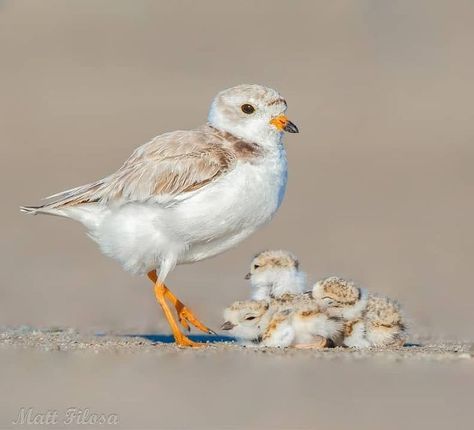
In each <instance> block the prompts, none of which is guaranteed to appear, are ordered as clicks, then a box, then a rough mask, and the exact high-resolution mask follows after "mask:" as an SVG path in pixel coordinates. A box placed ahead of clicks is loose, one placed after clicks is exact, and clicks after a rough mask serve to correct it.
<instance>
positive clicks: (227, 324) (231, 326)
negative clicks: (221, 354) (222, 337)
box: [221, 321, 234, 330]
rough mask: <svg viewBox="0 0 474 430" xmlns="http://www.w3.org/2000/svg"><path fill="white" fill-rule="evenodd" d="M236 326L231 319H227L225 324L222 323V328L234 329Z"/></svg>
mask: <svg viewBox="0 0 474 430" xmlns="http://www.w3.org/2000/svg"><path fill="white" fill-rule="evenodd" d="M233 328H234V324H232V323H231V322H230V321H226V322H225V323H224V324H222V325H221V330H232V329H233Z"/></svg>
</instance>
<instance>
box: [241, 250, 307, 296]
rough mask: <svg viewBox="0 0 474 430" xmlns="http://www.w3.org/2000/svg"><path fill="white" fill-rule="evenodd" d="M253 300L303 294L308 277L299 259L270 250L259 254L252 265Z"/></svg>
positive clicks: (249, 278)
mask: <svg viewBox="0 0 474 430" xmlns="http://www.w3.org/2000/svg"><path fill="white" fill-rule="evenodd" d="M245 279H248V280H250V285H251V287H252V294H251V296H252V298H253V299H254V300H263V299H269V298H273V297H278V296H281V295H282V294H288V293H290V294H301V293H303V292H304V291H305V289H306V275H305V273H304V272H302V271H301V270H300V268H299V262H298V259H297V258H296V257H295V256H294V255H293V254H291V253H290V252H288V251H282V250H268V251H263V252H260V253H259V254H257V255H256V256H255V257H254V259H253V260H252V263H251V264H250V272H249V273H247V275H246V276H245Z"/></svg>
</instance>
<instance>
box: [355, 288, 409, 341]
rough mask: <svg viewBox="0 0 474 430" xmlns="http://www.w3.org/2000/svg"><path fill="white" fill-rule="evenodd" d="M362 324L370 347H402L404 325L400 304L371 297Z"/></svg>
mask: <svg viewBox="0 0 474 430" xmlns="http://www.w3.org/2000/svg"><path fill="white" fill-rule="evenodd" d="M364 323H365V332H366V334H365V335H366V339H367V340H368V342H369V343H370V346H378V347H380V346H403V344H404V343H405V342H406V338H407V328H406V323H405V321H404V318H403V314H402V311H401V308H400V304H399V303H398V302H396V301H395V300H392V299H389V298H388V297H380V296H372V295H371V296H370V297H369V301H368V303H367V309H366V311H365V315H364Z"/></svg>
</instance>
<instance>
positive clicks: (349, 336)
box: [313, 277, 406, 348]
mask: <svg viewBox="0 0 474 430" xmlns="http://www.w3.org/2000/svg"><path fill="white" fill-rule="evenodd" d="M313 297H314V298H315V300H316V301H317V302H318V303H320V304H321V306H323V307H324V308H325V309H326V312H327V313H328V314H329V315H336V316H339V317H341V318H342V319H343V320H344V328H343V332H342V336H341V337H340V338H339V339H336V344H337V345H344V346H347V347H350V348H369V347H374V346H375V347H380V346H389V345H403V343H404V341H405V332H406V330H405V324H404V323H403V320H402V314H401V311H400V306H399V305H398V303H396V302H395V301H393V300H391V299H389V298H386V297H379V296H375V295H372V294H368V292H367V290H365V289H363V288H359V287H357V286H356V285H355V284H354V283H353V282H350V281H346V280H344V279H341V278H337V277H331V278H327V279H325V280H322V281H319V282H317V283H316V284H315V286H314V288H313Z"/></svg>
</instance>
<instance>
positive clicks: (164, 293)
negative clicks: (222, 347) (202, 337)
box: [148, 270, 215, 346]
mask: <svg viewBox="0 0 474 430" xmlns="http://www.w3.org/2000/svg"><path fill="white" fill-rule="evenodd" d="M148 277H149V278H150V280H151V281H152V282H153V283H154V284H155V296H156V299H157V300H158V303H159V304H160V305H161V307H162V308H163V312H164V314H165V317H166V319H167V320H168V324H169V325H170V327H171V331H172V332H173V336H174V337H175V340H176V343H177V344H178V345H181V346H199V345H201V344H198V343H196V342H193V341H192V340H190V339H188V338H187V337H186V336H185V335H184V334H182V333H181V331H180V330H179V327H178V325H177V324H176V321H175V320H174V318H173V315H172V313H171V310H170V308H169V307H168V304H167V303H166V299H168V300H169V301H170V302H171V303H172V304H173V306H174V308H175V309H176V312H177V314H178V319H179V322H180V323H181V325H182V326H183V327H184V328H186V329H187V330H188V331H189V330H190V327H189V324H192V325H193V326H195V327H196V328H198V329H199V330H201V331H203V332H205V333H212V334H215V332H214V331H212V330H211V329H209V328H208V327H206V326H205V325H204V324H203V323H201V321H199V320H198V319H197V318H196V317H195V316H194V314H193V313H192V312H191V310H189V309H188V308H187V307H186V306H185V305H184V304H183V303H182V302H181V301H180V300H179V299H178V298H177V297H176V296H175V295H174V294H173V293H172V292H171V291H170V290H169V289H168V287H167V286H166V285H165V284H162V283H161V282H159V281H158V278H157V276H156V272H155V271H154V270H153V271H151V272H150V273H148Z"/></svg>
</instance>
